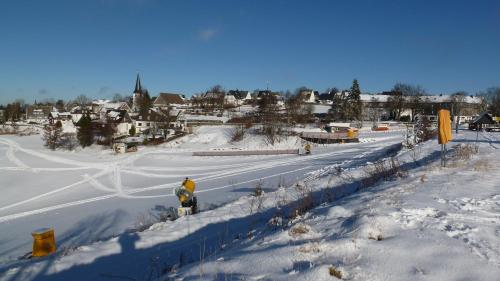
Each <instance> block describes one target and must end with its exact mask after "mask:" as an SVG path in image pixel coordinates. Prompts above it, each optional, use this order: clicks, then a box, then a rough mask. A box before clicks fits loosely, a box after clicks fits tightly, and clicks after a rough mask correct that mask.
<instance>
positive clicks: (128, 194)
mask: <svg viewBox="0 0 500 281" xmlns="http://www.w3.org/2000/svg"><path fill="white" fill-rule="evenodd" d="M227 129H228V127H225V126H218V127H210V126H207V127H201V128H200V129H199V130H198V131H196V132H195V134H193V135H188V136H185V137H183V138H180V139H178V140H176V142H177V143H173V144H172V143H169V144H165V145H160V146H149V147H140V148H139V151H138V152H135V153H127V154H115V153H114V152H112V150H110V149H108V148H106V147H102V146H92V147H88V148H85V149H81V148H79V149H77V150H76V151H66V150H56V151H51V150H49V149H47V148H45V147H43V143H42V140H41V138H40V136H39V135H33V136H26V137H19V136H0V187H1V190H2V196H1V197H0V229H1V232H0V241H6V242H5V243H4V242H2V243H0V264H5V263H10V262H11V261H13V260H16V259H17V258H18V257H20V256H23V255H24V254H26V253H28V252H29V251H31V245H32V237H31V232H32V231H33V230H35V229H38V228H43V227H53V228H54V229H55V231H56V238H57V243H58V246H59V249H60V250H61V251H64V249H74V248H76V247H79V246H82V245H87V244H91V243H93V242H95V241H101V240H106V239H109V238H110V237H116V236H118V235H119V234H121V233H124V232H126V231H130V230H132V229H137V228H143V227H144V226H143V225H144V224H146V225H147V224H149V223H151V222H150V221H151V219H152V218H151V217H150V214H149V213H150V210H151V209H153V208H155V206H156V205H161V206H177V205H178V201H177V199H176V198H175V196H173V194H172V189H173V188H174V187H177V186H179V184H180V182H181V181H182V180H183V179H184V178H185V177H190V178H193V179H194V180H195V181H196V182H197V184H198V185H197V193H200V196H199V203H200V207H201V209H202V210H206V209H211V208H214V206H218V205H221V204H225V203H227V202H231V201H233V200H236V199H238V198H239V197H241V196H244V195H248V194H249V193H250V192H251V190H252V188H253V186H255V184H256V183H257V182H259V181H263V183H264V184H265V190H266V191H272V190H276V189H277V187H278V185H279V183H281V182H295V181H297V180H300V179H303V178H305V177H307V175H306V174H307V173H309V172H312V171H316V170H318V169H322V168H323V167H326V166H329V165H334V164H337V165H339V164H344V165H345V166H346V167H348V166H352V167H354V166H356V165H360V164H363V163H365V162H366V161H367V160H366V159H365V157H368V158H373V159H375V158H377V157H380V155H383V154H384V153H385V151H386V150H387V149H388V148H389V147H390V146H391V145H393V144H397V143H399V142H400V141H401V137H402V135H401V134H400V132H392V133H380V134H377V135H370V137H369V141H368V142H365V143H359V144H344V145H327V146H315V147H314V148H313V155H311V156H309V157H303V156H300V155H274V156H237V157H195V156H193V155H192V154H193V151H199V150H211V149H235V148H236V149H246V148H252V147H253V148H264V149H272V148H273V147H280V146H281V147H293V148H300V147H301V146H302V144H301V143H300V142H299V141H298V139H297V138H296V137H290V139H289V141H284V142H282V143H279V144H277V145H276V146H268V145H264V142H263V141H262V137H260V136H254V135H248V136H247V137H246V138H245V139H244V140H242V141H241V142H238V143H230V142H229V137H228V135H227V134H226V133H225V132H226V131H227ZM1 266H2V265H0V267H1Z"/></svg>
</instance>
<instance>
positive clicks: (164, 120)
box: [133, 108, 183, 136]
mask: <svg viewBox="0 0 500 281" xmlns="http://www.w3.org/2000/svg"><path fill="white" fill-rule="evenodd" d="M180 114H181V113H179V115H180ZM133 123H134V126H135V128H136V132H137V133H142V134H146V135H163V136H165V135H167V132H168V131H169V129H174V130H182V129H183V125H182V124H181V123H180V122H179V121H178V119H177V116H172V115H170V112H169V111H165V110H162V109H159V108H152V109H150V110H148V111H147V113H144V114H138V115H137V116H135V117H134V118H133Z"/></svg>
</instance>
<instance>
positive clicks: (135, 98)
mask: <svg viewBox="0 0 500 281" xmlns="http://www.w3.org/2000/svg"><path fill="white" fill-rule="evenodd" d="M142 96H143V91H142V86H141V78H139V73H137V79H136V80H135V89H134V93H133V94H132V110H133V111H134V112H137V111H139V108H140V101H141V98H142Z"/></svg>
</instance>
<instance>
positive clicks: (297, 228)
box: [288, 223, 310, 238]
mask: <svg viewBox="0 0 500 281" xmlns="http://www.w3.org/2000/svg"><path fill="white" fill-rule="evenodd" d="M309 231H310V227H309V226H308V225H306V224H302V223H300V224H296V225H294V226H293V227H292V228H290V230H289V231H288V234H289V235H290V236H291V237H293V238H296V237H299V236H301V235H303V234H306V233H308V232H309Z"/></svg>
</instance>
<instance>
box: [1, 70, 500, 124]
mask: <svg viewBox="0 0 500 281" xmlns="http://www.w3.org/2000/svg"><path fill="white" fill-rule="evenodd" d="M354 84H357V86H356V87H357V90H356V91H357V93H356V94H357V95H359V94H361V93H362V92H361V90H360V89H359V88H360V87H359V84H358V82H357V80H356V79H354V81H353V86H352V87H351V88H349V89H345V90H339V89H338V88H337V87H332V88H327V89H326V90H325V92H324V93H327V94H330V95H332V100H333V101H334V103H335V102H337V103H338V102H341V101H340V100H338V99H339V98H338V97H337V98H336V97H335V96H334V95H335V93H338V92H339V93H342V92H344V91H351V92H352V89H353V87H354ZM303 90H311V88H308V87H305V86H303V87H299V88H297V89H295V91H294V92H293V93H292V92H291V91H290V90H286V91H283V90H282V91H273V93H276V94H279V95H280V96H282V97H283V98H284V99H285V101H287V100H293V99H297V96H298V95H299V93H300V92H301V91H303ZM146 91H147V90H146ZM255 91H259V89H257V90H255ZM255 91H254V92H255ZM206 92H215V93H226V90H225V89H224V88H223V87H222V86H221V85H215V86H213V87H211V88H209V89H208V90H207V91H206ZM388 92H392V93H396V95H397V94H398V93H399V95H400V96H401V97H402V96H413V97H420V96H424V95H431V94H429V93H427V91H426V90H425V89H424V88H423V87H422V86H420V85H413V84H407V83H396V84H395V85H394V87H393V88H392V89H391V90H390V91H388ZM385 93H387V92H385ZM364 94H370V93H368V92H365V93H364ZM378 94H381V93H378ZM195 95H197V94H195ZM195 95H193V96H195ZM374 95H375V96H376V95H377V94H374ZM450 95H451V96H456V95H460V96H472V94H471V93H468V92H466V91H456V92H453V93H451V94H450ZM474 95H475V96H478V97H483V98H484V101H485V103H486V104H487V106H486V107H485V108H486V109H487V110H488V111H490V113H492V114H493V115H496V116H500V87H490V88H487V89H486V90H484V91H479V92H477V93H475V94H474ZM99 98H102V97H99ZM99 98H98V99H99ZM351 99H352V98H351ZM354 99H359V97H358V98H356V97H355V98H354ZM92 101H93V99H92V98H90V97H88V96H87V95H84V94H81V95H79V96H77V97H75V98H74V99H70V100H66V101H65V100H63V99H57V100H55V99H52V98H46V99H43V100H41V101H36V100H35V102H34V103H33V104H36V105H46V106H47V105H48V106H53V107H55V108H56V109H58V110H59V111H64V110H67V109H68V108H69V107H72V106H78V105H80V106H84V105H90V104H91V103H92ZM111 101H112V102H128V103H131V101H132V96H131V95H128V96H123V95H121V94H118V93H116V94H114V95H113V97H112V98H111ZM33 104H29V103H26V102H25V100H24V99H15V100H14V101H13V102H11V103H7V104H0V109H3V110H5V116H4V117H5V119H6V120H10V119H13V120H16V119H19V117H20V116H21V115H22V114H24V113H26V108H27V107H28V106H30V105H33Z"/></svg>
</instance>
